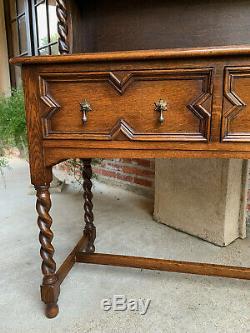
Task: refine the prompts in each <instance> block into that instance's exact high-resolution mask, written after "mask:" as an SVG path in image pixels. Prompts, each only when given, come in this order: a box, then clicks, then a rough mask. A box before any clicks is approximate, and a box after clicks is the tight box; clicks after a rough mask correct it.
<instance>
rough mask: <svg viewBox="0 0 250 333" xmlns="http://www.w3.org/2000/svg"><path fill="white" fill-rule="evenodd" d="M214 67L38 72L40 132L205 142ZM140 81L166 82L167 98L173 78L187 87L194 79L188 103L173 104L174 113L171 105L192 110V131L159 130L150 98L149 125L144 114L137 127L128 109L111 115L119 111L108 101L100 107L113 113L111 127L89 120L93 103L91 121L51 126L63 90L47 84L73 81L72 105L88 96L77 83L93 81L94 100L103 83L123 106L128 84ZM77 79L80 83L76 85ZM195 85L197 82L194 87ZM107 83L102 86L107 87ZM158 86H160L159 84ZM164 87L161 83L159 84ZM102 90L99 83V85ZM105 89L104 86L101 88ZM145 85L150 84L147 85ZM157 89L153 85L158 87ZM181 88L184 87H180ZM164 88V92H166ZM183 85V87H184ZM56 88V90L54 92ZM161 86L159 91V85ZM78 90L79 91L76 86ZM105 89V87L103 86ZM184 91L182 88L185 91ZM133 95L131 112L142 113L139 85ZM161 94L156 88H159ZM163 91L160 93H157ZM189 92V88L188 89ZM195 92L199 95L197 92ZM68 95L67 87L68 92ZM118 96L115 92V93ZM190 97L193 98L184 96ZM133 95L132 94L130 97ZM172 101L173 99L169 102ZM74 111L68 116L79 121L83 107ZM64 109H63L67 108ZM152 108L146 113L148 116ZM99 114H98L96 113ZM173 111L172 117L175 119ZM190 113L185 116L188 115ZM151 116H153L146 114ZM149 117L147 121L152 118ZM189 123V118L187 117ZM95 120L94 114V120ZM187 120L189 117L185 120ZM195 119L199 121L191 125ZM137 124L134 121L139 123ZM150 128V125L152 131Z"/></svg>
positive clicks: (61, 135) (76, 136)
mask: <svg viewBox="0 0 250 333" xmlns="http://www.w3.org/2000/svg"><path fill="white" fill-rule="evenodd" d="M212 75H213V68H184V69H183V68H181V69H171V70H170V69H159V70H135V71H133V70H129V71H128V70H126V71H114V72H77V73H71V72H70V73H67V72H66V73H42V74H41V75H40V77H39V87H40V97H41V102H42V104H41V117H42V121H43V132H44V138H47V139H85V140H132V141H203V142H206V141H208V140H209V133H210V122H211V103H212V90H213V80H212ZM140 82H145V84H147V83H149V82H154V83H155V82H156V83H157V84H159V85H162V83H164V82H166V83H168V89H164V96H161V97H162V98H166V99H168V95H169V93H171V94H172V96H173V94H174V91H173V88H172V85H171V83H172V82H175V83H176V82H177V83H178V85H177V86H180V87H181V84H183V83H184V82H186V87H189V83H190V84H191V83H192V82H193V91H194V92H193V94H194V98H193V100H191V101H190V100H189V101H188V103H187V104H186V105H181V106H179V105H178V104H177V103H176V105H172V113H173V112H174V109H175V108H176V110H178V108H180V107H182V108H184V109H185V108H186V110H189V111H191V113H192V114H193V115H194V116H195V117H194V119H196V120H192V122H193V124H191V125H190V124H188V125H189V126H190V128H191V126H193V127H192V128H194V126H195V130H190V128H189V127H188V128H187V130H186V131H184V130H182V131H180V130H179V131H178V128H177V131H176V132H175V131H167V130H166V131H164V130H161V128H163V129H164V126H165V122H164V125H163V126H162V127H161V128H160V129H159V124H155V125H152V124H153V121H155V120H154V118H153V117H158V115H157V114H156V112H155V111H154V105H153V102H152V111H151V104H150V105H149V106H147V107H148V108H150V111H149V110H147V116H148V117H152V121H151V124H150V126H151V129H149V130H148V126H146V125H145V129H144V127H143V126H144V125H143V122H144V119H142V122H141V123H140V124H139V127H140V129H139V130H138V126H137V127H136V126H135V125H134V123H135V120H134V119H135V115H134V113H133V114H131V112H132V111H130V108H129V107H128V110H126V109H125V111H124V112H123V113H122V114H120V115H119V119H116V120H115V119H114V114H115V113H116V111H117V106H116V105H111V107H110V108H109V109H108V111H107V110H106V111H105V110H102V112H109V113H110V114H111V115H112V117H111V118H112V119H111V120H110V121H111V123H110V128H109V130H106V129H103V128H102V127H101V125H100V124H99V123H98V124H97V125H95V126H94V125H92V127H91V123H90V122H91V120H92V119H94V120H95V121H96V119H97V113H96V110H95V107H93V112H91V115H89V121H88V123H87V124H85V126H82V127H79V126H78V127H77V128H76V127H75V128H73V129H72V128H71V129H68V124H67V122H65V126H63V125H62V123H61V125H60V126H61V127H60V128H59V129H58V128H56V129H55V127H54V126H53V124H52V120H53V117H54V116H55V115H56V113H58V112H60V110H61V109H63V108H62V107H61V106H60V103H61V102H59V103H58V102H57V100H59V101H60V98H61V97H62V93H61V92H60V88H58V89H57V90H56V93H55V92H54V93H52V92H51V90H53V89H50V85H53V84H54V85H56V84H63V86H67V83H71V84H77V85H76V87H77V89H79V97H78V95H77V94H76V92H75V91H74V98H75V99H76V98H77V102H76V101H75V105H78V104H79V103H78V99H79V102H80V101H81V100H82V98H87V99H89V96H85V95H84V91H82V90H81V89H80V85H79V84H81V83H84V84H89V85H91V84H92V85H93V89H92V90H93V93H92V95H91V96H90V98H92V100H93V99H95V94H94V90H95V84H98V83H102V84H103V85H104V86H105V85H106V83H108V85H109V86H110V87H111V88H112V89H114V91H116V93H117V94H118V95H116V96H118V99H117V101H118V104H119V101H120V102H121V100H120V98H119V96H123V97H122V101H123V106H124V107H125V108H126V105H129V102H130V100H129V98H130V97H128V99H126V98H127V95H126V92H127V90H128V88H130V93H131V89H132V92H133V91H134V89H136V86H135V88H134V87H133V84H136V83H137V84H139V83H140ZM78 83H79V84H78ZM196 86H197V87H196ZM105 87H106V86H105ZM161 87H162V86H161ZM163 88H164V86H163ZM99 89H100V88H99ZM105 89H106V88H105ZM142 89H144V85H142ZM145 89H149V88H145ZM155 89H156V91H157V89H158V88H157V86H156V88H155ZM183 89H184V88H183ZM165 90H166V91H165ZM184 90H185V89H184ZM58 91H59V92H58ZM161 91H162V90H161ZM77 92H78V91H77ZM105 92H106V90H105ZM183 93H185V92H183ZM134 94H135V95H134V97H133V101H134V104H135V112H137V111H138V112H140V111H141V110H140V107H141V105H140V103H138V105H137V98H136V96H137V95H136V94H141V90H140V89H139V90H138V92H137V90H135V93H134ZM159 94H160V93H159ZM161 94H163V93H162V92H161ZM186 94H187V93H186ZM196 94H198V96H197V95H196ZM69 95H70V91H69ZM116 98H117V97H116ZM188 98H189V99H190V98H192V95H191V96H188ZM131 100H132V98H131ZM90 104H91V105H92V101H91V100H90ZM172 104H173V103H172ZM67 108H68V109H67V110H69V111H68V112H72V109H69V108H70V102H69V103H68V104H67ZM74 108H75V111H74V114H73V116H72V117H74V118H77V119H78V118H79V122H80V120H81V112H80V107H79V110H78V109H77V107H76V106H75V107H74ZM67 110H66V111H65V110H64V112H67ZM149 113H150V115H149ZM99 116H100V113H99ZM167 117H168V112H166V123H167V125H168V121H169V120H168V118H167ZM173 117H174V116H173V114H172V120H173ZM186 117H187V118H188V115H186ZM150 119H151V118H150ZM150 119H149V120H148V122H150ZM188 119H189V122H190V118H188ZM97 121H98V119H97ZM187 121H188V120H187ZM196 123H197V125H195V124H196ZM137 125H138V124H137ZM152 128H153V130H152Z"/></svg>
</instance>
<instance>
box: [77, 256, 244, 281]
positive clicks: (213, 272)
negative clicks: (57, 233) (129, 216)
mask: <svg viewBox="0 0 250 333" xmlns="http://www.w3.org/2000/svg"><path fill="white" fill-rule="evenodd" d="M76 262H81V263H86V264H97V265H111V266H120V267H133V268H144V269H151V270H158V271H167V272H179V273H189V274H198V275H209V276H223V277H228V278H237V279H246V280H250V268H247V267H236V266H223V265H216V264H208V263H199V262H188V261H177V260H166V259H155V258H145V257H133V256H121V255H114V254H106V253H92V254H88V253H82V252H77V253H76Z"/></svg>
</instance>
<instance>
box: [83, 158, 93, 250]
mask: <svg viewBox="0 0 250 333" xmlns="http://www.w3.org/2000/svg"><path fill="white" fill-rule="evenodd" d="M82 178H83V199H84V221H85V227H84V235H86V237H87V238H88V244H87V246H86V252H88V253H91V252H95V246H94V241H95V238H96V228H95V226H94V214H93V203H92V198H93V193H92V181H91V178H92V167H91V159H88V158H86V159H82Z"/></svg>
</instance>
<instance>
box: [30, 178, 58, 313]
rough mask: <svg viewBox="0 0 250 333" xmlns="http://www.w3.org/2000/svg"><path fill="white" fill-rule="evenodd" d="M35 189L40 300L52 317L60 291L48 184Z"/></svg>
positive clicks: (56, 307) (56, 311)
mask: <svg viewBox="0 0 250 333" xmlns="http://www.w3.org/2000/svg"><path fill="white" fill-rule="evenodd" d="M35 189H36V191H37V203H36V209H37V213H38V220H37V223H38V226H39V228H40V233H39V241H40V243H41V249H40V254H41V257H42V266H41V268H42V273H43V281H42V285H41V297H42V301H43V302H44V303H45V304H46V316H47V317H48V318H54V317H56V315H57V314H58V305H57V300H58V296H59V292H60V287H59V284H58V283H57V276H56V274H55V272H56V263H55V261H54V259H53V255H54V252H55V250H54V247H53V245H52V239H53V232H52V231H51V225H52V218H51V217H50V215H49V210H50V207H51V200H50V193H49V186H48V185H43V186H35Z"/></svg>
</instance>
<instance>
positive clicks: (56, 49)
mask: <svg viewBox="0 0 250 333" xmlns="http://www.w3.org/2000/svg"><path fill="white" fill-rule="evenodd" d="M51 54H59V50H58V44H57V43H56V44H54V45H51Z"/></svg>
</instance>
